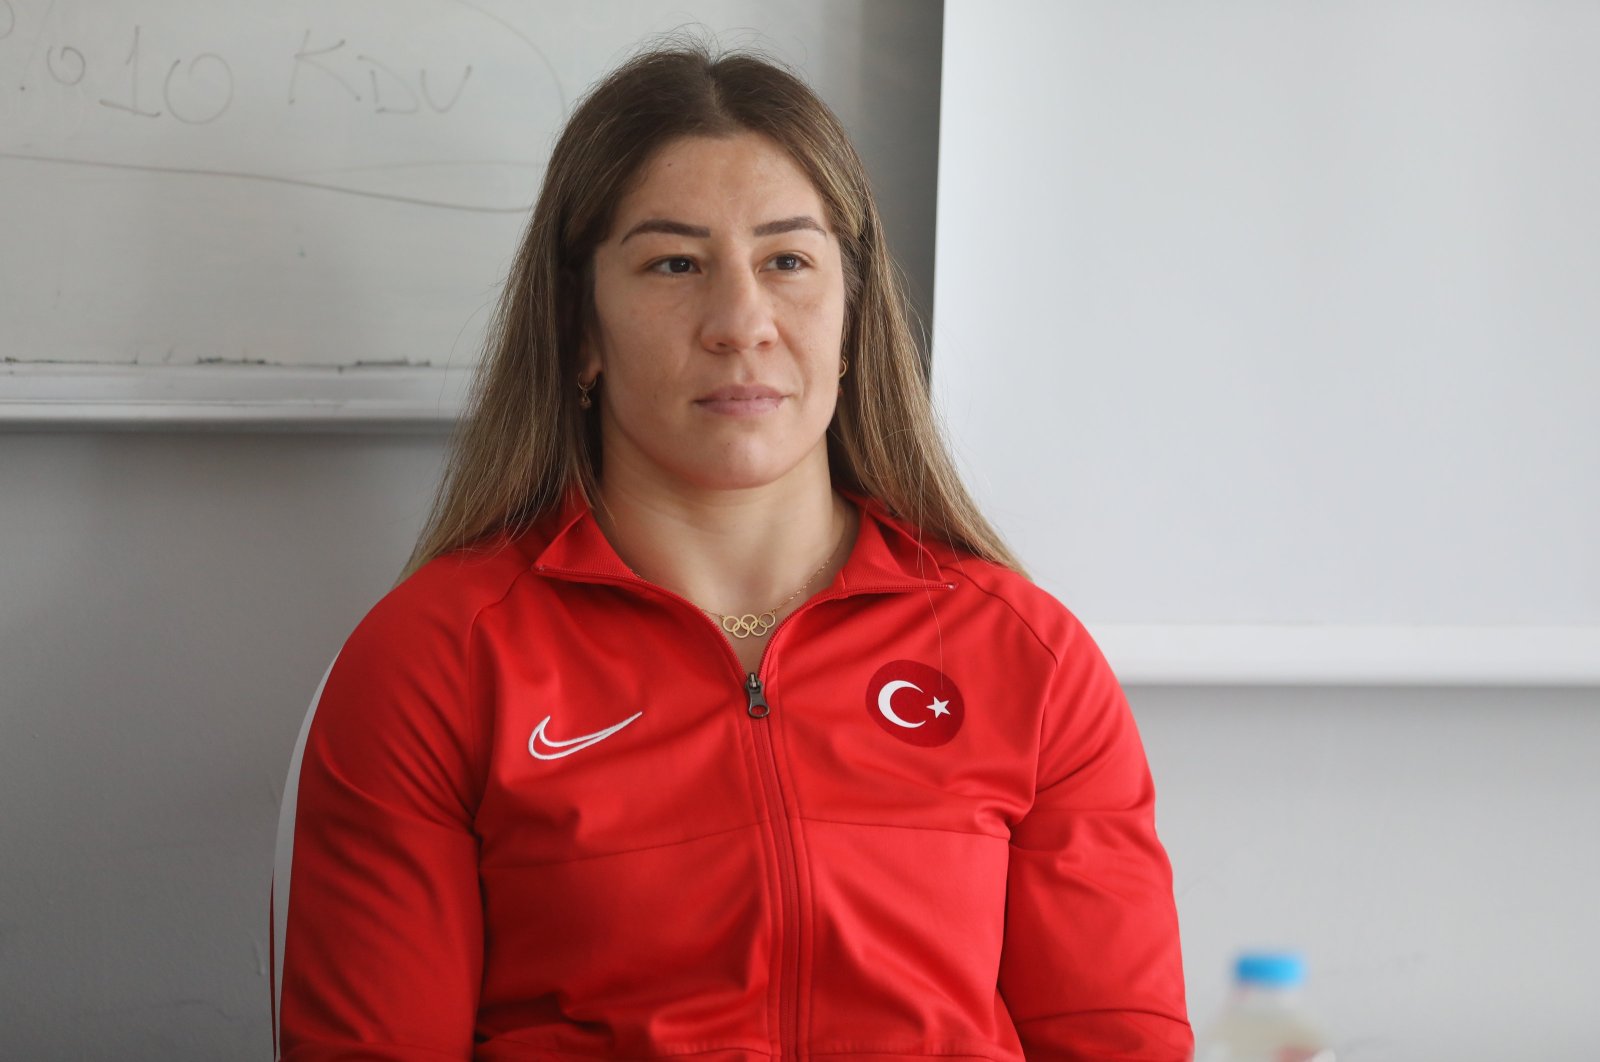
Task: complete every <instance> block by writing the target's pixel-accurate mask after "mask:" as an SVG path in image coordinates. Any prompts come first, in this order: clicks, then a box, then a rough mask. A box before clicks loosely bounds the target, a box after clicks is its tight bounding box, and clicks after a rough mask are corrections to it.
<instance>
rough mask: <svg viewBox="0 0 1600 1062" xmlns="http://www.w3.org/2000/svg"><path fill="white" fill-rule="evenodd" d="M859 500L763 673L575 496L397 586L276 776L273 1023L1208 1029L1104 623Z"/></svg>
mask: <svg viewBox="0 0 1600 1062" xmlns="http://www.w3.org/2000/svg"><path fill="white" fill-rule="evenodd" d="M857 501H858V504H860V505H862V507H863V514H862V520H861V531H860V534H859V536H858V538H857V541H856V543H855V545H854V547H853V550H852V552H851V554H850V557H849V559H848V561H847V563H846V564H845V566H844V569H843V570H842V571H841V572H840V574H839V576H838V577H837V578H836V579H835V580H834V582H833V583H832V585H830V586H829V587H828V588H827V589H826V590H824V591H823V592H821V593H819V594H817V595H816V596H815V597H813V598H812V599H811V600H809V601H808V602H806V603H805V604H804V606H802V607H801V608H800V609H798V610H797V611H796V612H795V613H793V614H792V615H791V616H789V617H788V618H787V619H786V620H785V621H784V622H783V623H782V624H781V625H780V626H779V628H778V629H777V630H776V631H774V632H773V634H772V635H771V637H770V639H769V645H768V647H767V650H766V656H765V658H764V659H763V661H762V664H761V668H760V671H759V673H758V674H756V675H747V674H745V672H744V670H743V669H742V668H741V667H740V666H739V664H738V661H737V658H736V657H735V655H734V654H733V652H732V649H731V647H730V646H729V645H728V644H727V643H726V641H725V640H724V638H723V635H722V634H721V632H720V631H719V630H718V629H717V627H716V626H715V624H714V621H713V620H711V619H710V618H709V617H707V616H706V614H705V613H703V612H701V611H700V610H698V609H697V608H695V607H694V606H693V605H692V604H690V603H689V602H687V601H685V600H684V599H682V598H680V597H677V596H676V595H674V594H672V593H670V592H668V591H665V590H662V589H660V588H659V587H656V586H654V585H652V584H650V583H647V582H645V581H644V580H642V579H640V578H638V577H637V576H635V575H633V574H632V573H631V572H630V571H629V570H628V569H627V567H626V566H625V565H624V564H623V563H622V561H621V560H620V559H619V558H618V557H617V555H616V553H615V552H614V551H613V550H612V549H611V547H610V544H609V543H608V542H607V541H606V539H605V537H604V536H603V535H602V534H601V532H600V530H599V528H598V526H597V525H596V524H595V522H594V519H593V517H592V515H591V514H590V512H589V510H588V509H587V507H586V506H584V505H583V504H582V503H581V502H580V501H576V500H574V501H570V502H569V503H568V504H567V505H566V506H565V507H564V508H563V509H562V510H561V511H559V512H557V513H554V514H552V515H551V516H550V517H548V518H546V519H545V520H543V521H541V522H540V523H538V524H537V525H535V526H534V527H533V528H531V529H530V530H528V531H525V532H523V533H520V534H517V535H509V534H508V535H502V536H500V537H499V538H498V539H495V540H493V541H492V542H490V543H488V544H487V545H486V546H483V547H479V548H475V549H472V550H462V551H457V552H455V553H452V554H450V555H447V556H445V557H441V558H438V559H436V560H434V561H433V562H431V563H429V564H428V565H427V566H426V567H424V568H423V569H422V570H421V571H419V572H418V573H416V574H415V575H414V576H413V577H412V578H410V579H408V580H407V581H406V582H404V583H403V584H402V585H401V586H399V587H398V588H396V589H395V590H394V591H393V592H391V593H390V594H389V595H388V596H387V597H385V598H384V599H383V600H382V601H381V602H379V603H378V605H377V606H376V607H375V608H373V610H372V611H371V613H370V614H368V616H367V617H366V618H365V619H364V620H363V621H362V622H361V624H360V625H359V626H358V627H357V629H356V630H355V632H354V633H353V634H352V635H351V636H350V639H349V641H348V642H347V643H346V644H345V646H344V648H343V650H342V651H341V652H340V653H339V655H338V658H337V659H336V661H335V662H334V665H333V666H332V668H331V669H330V671H329V673H328V675H327V677H326V678H325V679H324V681H323V685H322V688H321V689H320V690H319V691H318V696H317V699H316V702H315V703H314V704H313V705H312V710H311V713H310V715H309V716H308V718H307V720H306V724H305V726H304V728H303V729H302V732H301V739H300V745H299V747H298V748H297V749H296V752H295V756H294V761H293V766H292V768H291V774H290V779H289V786H288V788H287V789H286V791H285V797H284V809H283V816H282V827H281V829H280V837H279V853H278V866H277V872H276V874H275V878H274V897H273V901H274V903H273V906H274V913H273V920H274V945H275V946H274V953H273V959H274V969H273V975H274V981H275V999H274V1004H275V1007H274V1020H275V1023H276V1033H277V1050H278V1052H279V1057H280V1058H281V1059H283V1060H284V1062H332V1060H335V1059H338V1060H355V1059H362V1060H379V1059H382V1060H402V1059H403V1060H415V1062H424V1060H438V1059H480V1060H485V1062H498V1060H505V1059H595V1058H661V1057H665V1056H678V1055H684V1056H687V1055H693V1056H695V1058H696V1062H732V1060H736V1059H740V1060H743V1059H766V1058H779V1057H782V1058H806V1057H811V1056H827V1057H828V1058H829V1059H830V1060H835V1062H888V1060H890V1059H893V1060H896V1062H900V1060H905V1059H912V1058H934V1057H938V1058H941V1059H946V1060H950V1059H994V1060H1001V1059H1020V1058H1028V1059H1045V1058H1048V1059H1096V1060H1100V1059H1142V1060H1157V1059H1160V1060H1171V1062H1179V1060H1184V1059H1187V1058H1188V1057H1189V1052H1190V1047H1191V1035H1190V1030H1189V1026H1188V1023H1187V1020H1186V1017H1185V1011H1184V998H1183V975H1182V969H1181V966H1180V962H1179V953H1178V928H1177V920H1176V916H1175V913H1174V906H1173V898H1172V885H1171V872H1170V870H1169V868H1168V863H1167V859H1166V854H1165V853H1164V851H1163V850H1162V848H1161V845H1160V843H1159V841H1158V840H1157V839H1156V834H1155V829H1154V824H1153V800H1154V795H1153V791H1152V788H1151V783H1150V775H1149V770H1148V768H1147V766H1146V762H1145V757H1144V752H1143V748H1142V746H1141V745H1140V742H1139V737H1138V733H1137V731H1136V730H1135V728H1134V723H1133V719H1132V717H1131V716H1130V714H1129V712H1128V708H1127V704H1126V702H1125V700H1124V698H1123V695H1122V692H1121V690H1120V689H1119V687H1118V685H1117V682H1116V680H1115V678H1114V677H1113V676H1112V674H1111V671H1110V669H1109V668H1108V667H1107V665H1106V663H1105V660H1104V658H1103V657H1102V656H1101V654H1100V652H1099V650H1098V649H1097V648H1096V646H1095V645H1094V643H1093V642H1092V641H1091V640H1090V638H1089V636H1088V634H1087V633H1086V632H1085V631H1084V629H1083V627H1082V626H1081V625H1080V624H1079V623H1078V622H1077V620H1076V619H1075V618H1074V617H1073V616H1072V615H1071V614H1070V613H1068V612H1067V611H1066V610H1065V609H1064V608H1062V607H1061V605H1060V604H1058V603H1057V602H1056V601H1055V600H1054V599H1053V598H1051V597H1050V596H1049V595H1048V594H1046V593H1045V592H1044V591H1042V590H1040V589H1038V588H1037V587H1035V586H1034V585H1033V584H1031V583H1029V582H1028V581H1027V580H1026V579H1024V578H1022V577H1020V576H1018V575H1016V574H1014V573H1012V572H1008V571H1005V570H1003V569H1000V568H998V567H996V566H994V565H991V564H988V563H985V562H982V561H979V560H976V559H974V558H972V557H971V556H968V555H965V554H962V553H959V552H957V551H956V550H954V549H952V548H950V547H947V546H944V545H942V544H939V543H934V542H928V541H919V538H920V536H918V535H917V534H916V532H915V531H914V530H913V529H910V528H908V527H906V526H905V525H903V524H901V523H899V522H897V521H896V520H894V519H892V518H890V517H889V516H888V515H887V514H886V513H885V512H884V511H883V510H882V509H881V508H880V507H879V506H877V505H876V504H875V503H872V502H868V501H863V500H860V499H858V500H857Z"/></svg>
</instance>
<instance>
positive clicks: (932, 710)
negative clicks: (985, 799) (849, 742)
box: [867, 660, 967, 748]
mask: <svg viewBox="0 0 1600 1062" xmlns="http://www.w3.org/2000/svg"><path fill="white" fill-rule="evenodd" d="M867 714H868V715H870V716H872V718H873V719H874V720H875V721H876V722H877V724H878V725H879V726H881V727H883V729H884V732H885V733H889V734H893V735H894V736H895V737H897V738H899V739H900V740H901V741H904V742H905V743H906V744H908V745H921V746H923V747H924V748H932V747H933V746H935V745H944V744H948V743H949V742H950V741H951V739H953V738H954V737H955V736H956V734H957V733H958V732H959V731H960V730H961V722H962V720H964V719H965V718H966V717H967V708H966V704H965V703H964V702H963V700H962V697H961V691H960V690H959V689H957V688H956V684H955V683H954V682H951V681H950V677H949V676H948V675H946V674H945V673H944V672H942V671H937V670H935V669H934V668H931V667H929V666H928V665H927V664H919V663H917V662H916V661H915V660H896V661H894V662H892V663H888V664H885V665H883V666H882V667H880V668H879V669H878V673H877V674H875V675H873V676H872V681H871V682H869V683H868V684H867Z"/></svg>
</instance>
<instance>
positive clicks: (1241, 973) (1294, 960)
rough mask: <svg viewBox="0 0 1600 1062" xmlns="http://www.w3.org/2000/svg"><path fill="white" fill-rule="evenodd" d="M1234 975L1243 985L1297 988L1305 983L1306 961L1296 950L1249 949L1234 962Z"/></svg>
mask: <svg viewBox="0 0 1600 1062" xmlns="http://www.w3.org/2000/svg"><path fill="white" fill-rule="evenodd" d="M1233 977H1234V980H1235V981H1236V982H1238V983H1239V984H1241V985H1267V986H1269V987H1272V988H1297V987H1299V986H1300V985H1302V984H1304V983H1305V980H1306V961H1305V959H1304V958H1303V957H1301V955H1300V953H1299V952H1294V951H1247V952H1244V953H1243V954H1241V955H1240V956H1239V958H1238V960H1237V961H1236V962H1235V963H1234V966H1233Z"/></svg>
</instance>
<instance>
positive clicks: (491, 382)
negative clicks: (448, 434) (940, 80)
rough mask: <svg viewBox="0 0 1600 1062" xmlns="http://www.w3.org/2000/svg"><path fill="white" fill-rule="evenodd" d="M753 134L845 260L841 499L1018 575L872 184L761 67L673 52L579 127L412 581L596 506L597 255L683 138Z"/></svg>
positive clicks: (616, 80)
mask: <svg viewBox="0 0 1600 1062" xmlns="http://www.w3.org/2000/svg"><path fill="white" fill-rule="evenodd" d="M743 132H755V133H760V134H763V135H765V136H767V137H770V138H771V139H772V140H774V141H776V142H777V143H778V144H780V145H782V146H783V147H784V148H785V149H786V150H787V151H788V152H789V153H790V154H791V155H792V156H793V157H794V159H795V161H796V162H797V163H798V164H799V165H800V167H801V169H803V170H804V171H805V172H806V174H807V175H808V176H809V177H810V178H811V181H812V183H813V184H814V185H815V186H816V188H817V191H818V193H819V194H820V195H821V197H822V200H823V202H824V203H825V204H826V206H827V209H828V212H829V215H830V217H829V220H830V222H831V223H832V227H833V230H834V232H835V233H837V235H838V239H839V244H840V249H841V251H842V257H843V261H844V272H845V291H846V307H847V308H846V316H845V332H844V342H843V351H842V352H843V354H844V356H845V357H846V358H848V359H849V364H850V372H849V375H848V376H847V377H846V378H845V379H844V381H843V386H844V393H843V394H842V395H841V396H840V398H839V403H838V408H837V410H836V412H835V414H834V418H833V422H832V423H831V424H830V425H829V428H828V458H829V463H830V469H831V474H832V477H833V481H834V484H835V485H836V486H838V487H840V488H842V489H845V490H851V491H854V492H856V493H858V494H863V495H867V496H870V497H872V498H876V499H877V500H878V501H879V502H881V503H882V504H883V505H884V506H885V507H886V508H887V509H889V511H890V512H892V513H894V514H895V515H896V516H898V517H900V518H901V519H903V520H905V521H906V522H908V523H910V524H912V525H913V526H915V527H917V528H920V529H921V531H922V532H923V533H924V534H926V535H929V536H932V537H935V538H938V539H942V540H944V541H946V542H949V543H951V544H953V545H956V546H959V547H961V548H964V549H966V550H968V551H970V552H971V553H973V554H975V555H977V556H979V557H983V558H985V559H988V560H991V561H995V562H997V563H999V564H1002V565H1005V566H1006V567H1009V568H1013V569H1015V570H1017V571H1021V570H1022V568H1021V565H1020V564H1019V563H1018V562H1017V560H1016V558H1015V557H1013V556H1012V554H1011V552H1010V550H1008V549H1007V548H1006V545H1005V543H1004V542H1003V541H1001V539H1000V536H999V534H998V533H997V532H996V531H995V530H994V528H992V527H991V526H990V525H989V522H988V521H987V520H985V519H984V517H983V515H982V513H980V512H979V511H978V508H977V506H976V505H975V504H974V503H973V501H972V499H971V497H970V496H969V495H968V494H967V491H966V488H965V487H964V486H963V485H962V483H961V479H960V477H959V475H958V474H957V473H956V470H955V466H954V464H953V463H952V462H951V460H950V456H949V453H948V451H947V450H946V448H945V445H944V442H943V440H942V439H941V437H940V434H939V431H938V427H937V425H936V423H935V420H934V416H933V408H932V404H931V402H930V400H929V391H928V379H927V375H926V373H925V371H924V368H923V362H922V358H921V357H920V355H919V353H918V350H917V347H916V343H915V341H914V340H913V338H912V335H911V330H910V326H909V314H908V310H907V301H906V295H905V289H904V282H903V280H902V278H901V276H900V274H899V272H898V270H897V269H896V268H895V266H894V263H893V261H892V259H891V258H890V256H889V251H888V247H887V244H886V242H885V240H884V232H883V225H882V222H881V221H880V219H879V217H878V208H877V204H876V203H875V202H874V200H873V197H872V189H871V186H870V184H869V182H868V178H867V174H866V169H865V167H864V166H863V165H862V164H861V159H860V157H859V156H858V155H857V154H856V151H855V148H854V147H853V146H852V145H851V143H850V140H849V138H848V137H847V136H846V134H845V131H844V127H843V126H841V125H840V124H839V120H838V118H836V117H835V116H834V114H833V112H832V111H830V110H829V109H828V107H827V105H826V104H824V103H823V102H822V101H821V100H820V99H819V98H818V97H817V96H816V94H815V93H813V92H812V91H811V89H810V88H808V87H807V86H806V85H805V83H804V82H802V81H801V80H800V79H799V78H798V77H796V76H795V75H794V74H792V73H790V72H788V71H787V70H784V69H782V68H781V67H779V66H778V65H777V64H775V63H773V62H772V61H770V60H768V59H766V58H764V57H760V56H757V55H753V54H749V53H739V52H733V53H727V54H722V55H716V54H713V53H712V51H711V50H710V49H709V48H708V47H707V46H706V45H704V44H701V43H699V42H695V41H689V42H683V41H675V42H673V43H671V44H670V45H668V46H665V47H657V48H653V49H651V50H648V51H645V52H642V53H641V54H639V55H637V56H635V57H634V58H633V59H631V60H629V61H628V62H626V63H624V64H623V65H622V66H621V67H619V68H618V69H617V70H615V71H614V72H613V73H612V74H611V75H610V76H609V77H607V78H606V79H605V80H604V81H602V82H600V83H599V84H598V85H597V86H595V88H594V89H593V90H592V91H591V92H590V93H589V94H588V95H587V96H586V97H585V98H584V99H583V101H582V102H581V103H580V104H579V105H578V108H577V110H576V111H575V112H574V113H573V115H572V117H571V119H570V120H569V121H568V122H567V125H566V128H565V129H564V130H563V132H562V134H561V137H560V139H559V140H558V141H557V142H556V146H555V150H554V151H553V152H552V154H551V156H550V163H549V166H548V168H547V169H546V171H545V177H544V186H543V188H542V189H541V190H540V192H539V201H538V203H537V205H535V207H534V210H533V217H532V219H531V220H530V222H529V224H528V230H527V234H526V235H525V236H524V237H523V240H522V244H521V247H520V248H519V249H518V251H517V255H516V259H515V261H514V262H513V264H512V266H511V271H510V275H509V276H508V278H507V280H506V286H505V290H504V292H503V293H502V294H501V297H500V301H499V304H498V306H497V308H496V310H495V314H494V317H493V319H492V321H491V323H490V327H489V334H488V340H487V343H486V348H485V356H484V361H483V363H482V365H481V366H480V367H479V370H478V374H477V377H476V382H475V383H474V386H473V390H472V394H471V397H470V398H469V401H468V411H467V413H466V415H465V416H464V418H463V420H462V422H461V424H460V425H459V426H458V428H457V431H456V435H455V437H454V439H453V440H452V445H451V453H450V458H449V464H448V467H447V469H446V471H445V475H444V478H443V480H442V481H441V483H440V485H439V489H438V493H437V494H436V496H435V498H434V503H433V509H432V512H431V513H430V515H429V517H428V521H427V523H426V525H425V526H424V528H423V531H422V533H421V536H420V537H419V539H418V541H417V545H416V548H415V549H414V550H413V551H412V554H411V558H410V560H409V561H408V562H407V564H406V567H405V571H404V572H403V573H402V575H401V579H402V580H403V579H405V578H406V577H407V576H409V575H411V573H413V572H415V571H416V570H417V569H418V568H420V567H421V566H422V565H423V564H425V563H427V562H428V561H430V560H432V559H433V558H434V557H437V556H439V555H441V554H444V553H447V552H449V551H450V550H453V549H456V548H458V547H461V546H464V545H467V544H469V543H472V542H475V541H477V540H479V539H481V538H484V537H485V536H488V535H490V534H493V533H495V532H498V531H500V530H502V529H513V530H515V529H518V528H521V527H523V526H525V525H526V524H527V523H529V522H531V521H533V520H536V519H537V518H538V517H540V516H541V515H543V514H544V513H546V512H548V511H549V510H551V509H552V508H554V507H555V506H557V505H559V504H560V502H561V500H562V499H563V498H564V497H565V496H566V494H567V493H568V491H570V490H572V489H573V488H577V489H579V490H581V491H582V492H583V494H584V496H585V497H586V498H587V499H588V500H589V502H590V503H591V504H593V502H594V500H595V497H596V494H597V487H598V483H599V475H600V466H601V456H602V455H601V452H600V438H599V429H598V425H597V421H598V418H597V417H593V416H586V415H585V413H584V411H583V410H581V409H580V408H579V406H578V402H577V395H578V391H577V380H578V354H579V341H580V338H581V336H582V334H583V330H584V327H585V324H586V322H587V321H588V320H589V319H590V317H591V315H592V314H593V312H594V309H593V306H594V303H593V286H592V274H591V272H590V267H591V263H592V260H593V255H594V249H595V247H596V246H598V245H599V244H600V243H601V242H602V241H603V240H604V239H605V238H606V233H607V230H608V228H609V226H610V225H611V222H612V213H613V211H614V209H615V208H616V205H617V203H618V202H619V201H620V200H621V199H622V197H623V196H624V195H625V194H626V193H627V192H628V190H629V188H630V186H631V183H632V182H633V181H634V180H635V179H636V178H637V175H638V174H639V173H640V172H641V170H642V169H643V167H644V164H645V162H646V161H647V160H648V159H649V158H650V157H651V156H652V155H653V154H654V153H655V152H656V151H657V150H659V149H660V148H661V147H662V146H663V145H665V144H666V143H668V142H669V141H672V140H676V139H679V138H682V137H687V136H713V137H714V136H730V135H736V134H739V133H743Z"/></svg>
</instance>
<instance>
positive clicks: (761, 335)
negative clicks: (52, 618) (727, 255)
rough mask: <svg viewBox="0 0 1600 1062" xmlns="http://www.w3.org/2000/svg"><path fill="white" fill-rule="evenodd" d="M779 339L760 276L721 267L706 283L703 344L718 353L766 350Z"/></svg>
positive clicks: (701, 327) (702, 322) (702, 328)
mask: <svg viewBox="0 0 1600 1062" xmlns="http://www.w3.org/2000/svg"><path fill="white" fill-rule="evenodd" d="M777 338H778V328H777V322H776V321H775V320H774V319H773V312H772V304H771V300H770V298H769V296H768V294H767V292H766V291H764V290H763V288H762V285H761V281H760V279H759V277H757V276H755V275H753V274H751V273H750V272H748V271H746V270H742V269H734V270H721V271H719V273H718V274H717V275H713V276H712V277H711V281H710V283H709V284H708V285H707V286H706V298H705V303H704V305H703V311H702V314H701V319H700V343H701V345H702V346H704V347H705V348H706V349H707V350H710V351H713V352H715V353H719V354H737V353H739V352H740V351H746V350H763V349H765V348H767V347H770V346H772V344H773V343H774V342H776V341H777Z"/></svg>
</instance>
